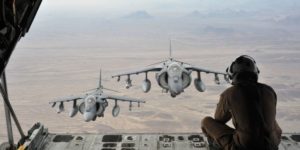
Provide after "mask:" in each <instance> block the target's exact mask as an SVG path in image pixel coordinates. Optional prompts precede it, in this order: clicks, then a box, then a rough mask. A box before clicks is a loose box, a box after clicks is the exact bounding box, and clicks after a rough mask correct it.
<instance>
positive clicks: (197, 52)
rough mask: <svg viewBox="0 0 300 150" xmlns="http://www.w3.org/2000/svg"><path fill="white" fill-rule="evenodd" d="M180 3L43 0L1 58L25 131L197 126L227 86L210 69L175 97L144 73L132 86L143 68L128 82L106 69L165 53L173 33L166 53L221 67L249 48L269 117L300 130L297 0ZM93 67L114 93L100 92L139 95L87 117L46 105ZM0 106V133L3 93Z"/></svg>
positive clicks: (74, 87)
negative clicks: (267, 91)
mask: <svg viewBox="0 0 300 150" xmlns="http://www.w3.org/2000/svg"><path fill="white" fill-rule="evenodd" d="M68 2H69V3H68ZM154 2H156V3H157V4H153V3H154ZM187 2H189V3H187V4H182V2H179V1H174V4H172V5H171V3H172V2H171V1H166V2H165V3H161V2H158V1H153V2H150V1H146V2H145V4H143V3H141V2H136V1H134V0H129V4H123V3H121V2H120V1H117V0H115V1H113V2H112V4H109V3H108V2H107V3H106V1H103V3H100V2H99V3H95V4H94V5H92V4H86V3H84V4H83V5H80V4H81V3H83V2H79V1H74V4H72V3H71V2H70V1H66V2H65V1H64V2H60V1H56V0H53V1H45V2H44V3H43V4H42V7H41V9H40V10H39V12H38V15H37V17H36V19H35V21H34V23H33V25H32V27H31V30H30V32H29V34H27V35H26V37H25V38H23V39H22V40H21V41H20V43H19V44H18V46H17V48H16V50H15V51H14V53H13V55H12V57H11V59H10V62H9V65H8V66H7V80H8V92H9V95H10V99H11V102H12V105H13V107H14V109H15V112H16V114H17V116H18V118H19V119H20V122H21V124H22V127H23V128H24V130H25V131H27V130H28V129H29V128H30V127H32V125H33V124H34V123H36V122H41V123H42V124H44V125H45V126H46V127H47V128H49V131H50V132H54V133H65V132H68V133H107V132H201V129H200V121H201V119H202V118H203V117H204V116H207V115H213V113H214V109H215V107H216V104H217V102H218V99H219V95H220V94H221V92H222V91H224V90H225V89H226V88H227V87H229V86H230V85H228V84H226V83H224V82H223V83H222V84H221V85H215V84H214V82H213V78H214V77H213V76H212V75H209V74H208V75H203V80H204V82H205V83H206V85H207V91H206V92H204V93H199V92H197V91H196V89H195V88H194V85H193V84H191V85H190V87H188V88H187V89H186V90H185V92H184V93H182V94H181V95H179V96H178V97H177V98H175V99H174V98H171V97H170V96H169V94H164V93H161V88H160V87H159V86H158V85H157V83H156V81H155V78H154V74H153V73H152V74H149V76H150V77H149V79H150V80H151V82H152V89H151V91H150V92H149V93H147V94H145V93H143V92H142V89H141V83H142V81H143V79H144V77H145V76H144V75H143V74H140V75H139V76H134V75H133V76H132V79H133V87H132V88H131V89H129V90H127V89H125V81H124V78H123V79H121V82H117V81H116V80H114V79H112V78H111V75H113V74H116V73H119V72H123V71H127V69H128V70H133V69H138V68H142V67H144V66H146V65H149V64H152V63H154V62H158V61H161V60H164V59H166V58H168V54H169V53H168V49H169V47H168V43H169V39H170V38H172V40H173V45H172V46H173V50H174V51H173V55H174V56H173V57H175V58H176V59H179V60H181V61H186V62H188V63H191V64H195V65H197V66H200V67H203V68H208V69H213V70H219V71H224V70H225V69H226V68H227V66H228V65H229V64H230V63H231V62H232V61H233V60H234V59H235V58H236V57H238V56H239V55H241V54H248V55H251V56H253V57H254V58H255V59H256V61H257V62H258V67H259V68H260V70H261V74H260V78H259V81H260V82H263V83H267V84H269V85H271V86H272V87H273V88H274V89H275V91H276V92H277V94H278V103H277V120H278V121H279V124H280V126H281V127H282V128H283V131H284V132H300V126H299V125H300V115H299V114H300V93H299V91H300V77H299V75H298V74H299V73H300V67H299V65H300V51H299V48H300V40H299V39H300V28H299V24H300V13H299V11H298V10H299V7H298V6H299V2H298V1H295V0H289V1H287V2H286V3H285V4H282V5H280V4H279V2H278V1H271V0H270V1H267V0H264V1H253V2H252V1H243V2H242V1H238V0H235V2H237V3H229V2H228V3H226V2H225V1H220V3H218V2H219V1H205V0H204V1H201V2H199V3H198V2H196V1H193V0H189V1H187ZM169 3H170V5H168V4H169ZM260 3H261V4H262V5H258V4H260ZM64 4H68V5H64ZM130 4H132V7H130V8H128V7H123V6H129V5H130ZM223 4H226V5H223ZM268 4H270V5H271V6H272V7H269V5H268ZM180 6H181V7H180ZM121 8H124V9H121ZM297 8H298V9H297ZM110 10H111V11H110ZM100 68H102V72H103V78H104V81H103V84H104V86H105V87H107V88H112V89H116V90H118V91H121V92H122V94H120V93H111V92H109V91H108V93H111V94H117V95H126V96H129V97H135V98H141V99H143V100H145V101H147V103H146V104H143V105H142V107H141V108H137V106H135V107H133V111H131V112H130V111H129V110H128V104H127V103H121V102H120V106H121V112H120V115H119V117H117V118H113V117H112V115H111V108H112V107H113V103H111V102H110V103H109V104H110V105H109V106H108V109H107V110H106V112H105V117H104V118H97V120H96V121H95V122H88V123H86V122H84V121H83V118H82V115H81V114H78V115H77V116H76V117H74V118H69V117H68V110H69V109H70V108H71V105H72V104H65V106H66V112H64V113H62V114H57V113H56V110H55V109H52V108H51V107H50V105H49V104H48V102H49V101H50V100H53V99H54V98H57V97H60V96H67V95H76V94H82V93H83V92H84V91H86V90H88V89H92V88H94V87H96V86H97V83H98V77H99V70H100ZM195 76H196V75H195V74H193V78H195ZM0 105H1V107H0V112H1V115H0V117H1V118H0V120H1V122H0V141H4V140H6V125H5V117H4V110H3V109H4V108H3V102H2V101H0ZM14 134H15V135H18V133H17V130H15V133H14Z"/></svg>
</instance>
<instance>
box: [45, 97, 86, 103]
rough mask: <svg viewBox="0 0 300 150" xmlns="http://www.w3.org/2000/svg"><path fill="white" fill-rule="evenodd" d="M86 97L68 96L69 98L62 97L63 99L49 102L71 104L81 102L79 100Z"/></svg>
mask: <svg viewBox="0 0 300 150" xmlns="http://www.w3.org/2000/svg"><path fill="white" fill-rule="evenodd" d="M84 98H85V96H67V97H61V98H57V99H55V100H53V101H51V102H49V104H54V103H59V102H70V101H75V100H79V99H84Z"/></svg>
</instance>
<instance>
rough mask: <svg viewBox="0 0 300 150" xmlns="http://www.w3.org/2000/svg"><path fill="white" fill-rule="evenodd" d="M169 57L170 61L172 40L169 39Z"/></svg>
mask: <svg viewBox="0 0 300 150" xmlns="http://www.w3.org/2000/svg"><path fill="white" fill-rule="evenodd" d="M169 57H170V59H171V58H173V57H172V40H171V39H170V47H169Z"/></svg>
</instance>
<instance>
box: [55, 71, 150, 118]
mask: <svg viewBox="0 0 300 150" xmlns="http://www.w3.org/2000/svg"><path fill="white" fill-rule="evenodd" d="M103 90H110V89H107V88H105V87H103V86H102V84H101V71H100V80H99V85H98V87H97V88H96V89H93V91H91V92H88V93H86V94H82V95H78V96H68V97H64V98H58V99H56V100H54V101H51V102H50V104H52V107H54V106H55V105H56V103H59V106H58V111H57V113H60V112H62V111H64V102H71V101H72V102H73V106H72V109H71V111H70V113H69V116H70V117H74V116H75V115H76V114H77V112H78V111H79V112H80V113H81V114H82V115H83V118H84V120H85V121H86V122H89V121H91V120H93V121H95V120H96V118H97V117H104V111H105V108H106V107H107V106H108V101H107V100H114V101H115V105H114V107H113V109H112V115H113V116H114V117H117V116H118V114H119V112H120V107H119V105H118V103H117V102H118V101H124V102H129V110H131V108H132V103H138V106H140V103H145V101H141V100H138V99H133V98H128V97H124V96H115V95H108V94H105V93H104V92H103ZM110 91H114V90H110ZM77 101H80V103H79V102H77ZM78 103H79V105H77V104H78Z"/></svg>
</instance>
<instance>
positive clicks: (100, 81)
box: [98, 69, 102, 89]
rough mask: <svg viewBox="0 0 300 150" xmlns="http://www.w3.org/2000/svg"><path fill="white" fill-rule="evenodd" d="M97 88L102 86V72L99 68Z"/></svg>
mask: <svg viewBox="0 0 300 150" xmlns="http://www.w3.org/2000/svg"><path fill="white" fill-rule="evenodd" d="M98 88H99V89H100V88H102V72H101V69H100V76H99V85H98Z"/></svg>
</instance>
